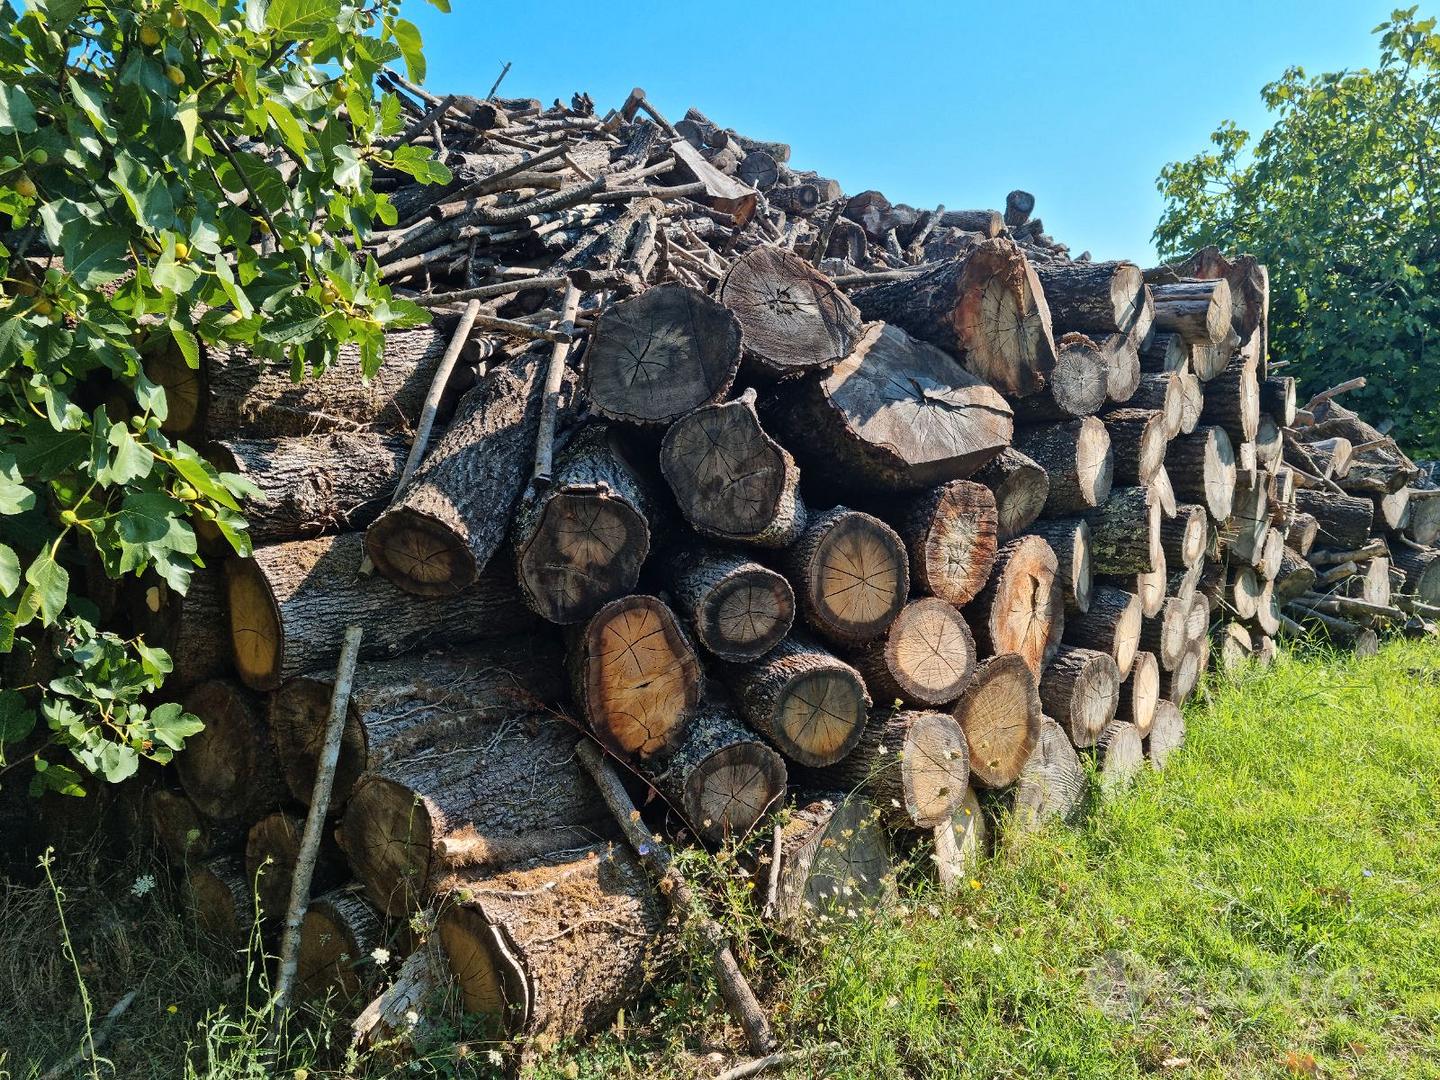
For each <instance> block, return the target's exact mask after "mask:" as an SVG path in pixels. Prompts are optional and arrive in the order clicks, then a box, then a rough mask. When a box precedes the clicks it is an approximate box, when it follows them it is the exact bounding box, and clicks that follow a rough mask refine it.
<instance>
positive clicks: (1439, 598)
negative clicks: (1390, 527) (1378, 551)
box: [1390, 542, 1440, 605]
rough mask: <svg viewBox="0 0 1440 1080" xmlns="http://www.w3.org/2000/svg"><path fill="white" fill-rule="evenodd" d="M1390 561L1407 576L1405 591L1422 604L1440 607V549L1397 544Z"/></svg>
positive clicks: (1392, 546)
mask: <svg viewBox="0 0 1440 1080" xmlns="http://www.w3.org/2000/svg"><path fill="white" fill-rule="evenodd" d="M1390 559H1391V561H1392V562H1393V563H1394V564H1395V565H1396V566H1397V567H1399V568H1400V570H1401V571H1402V572H1403V573H1404V574H1405V591H1406V592H1408V593H1411V594H1413V595H1414V596H1415V597H1417V598H1418V599H1419V600H1420V601H1421V602H1422V603H1426V604H1435V605H1440V548H1432V547H1412V546H1410V545H1409V544H1405V543H1401V542H1396V543H1394V544H1392V545H1391V546H1390Z"/></svg>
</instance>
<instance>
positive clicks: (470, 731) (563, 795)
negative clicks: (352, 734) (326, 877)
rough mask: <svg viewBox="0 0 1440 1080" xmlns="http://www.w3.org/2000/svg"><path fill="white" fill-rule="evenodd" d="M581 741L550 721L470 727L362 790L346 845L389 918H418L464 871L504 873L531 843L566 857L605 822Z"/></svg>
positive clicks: (414, 753) (397, 764) (344, 829)
mask: <svg viewBox="0 0 1440 1080" xmlns="http://www.w3.org/2000/svg"><path fill="white" fill-rule="evenodd" d="M579 738H580V736H579V734H578V733H577V732H576V731H575V729H574V727H573V726H571V725H570V724H569V723H567V722H566V721H565V720H563V719H561V718H559V717H557V716H551V715H548V714H545V713H529V714H525V713H511V714H510V715H508V716H504V717H493V716H492V717H488V718H472V719H471V722H470V723H469V724H468V725H467V726H466V727H464V728H462V729H460V730H457V731H453V732H451V733H449V734H448V735H446V736H445V737H442V738H439V739H438V740H436V741H433V742H426V743H423V744H421V745H419V746H416V747H414V748H412V749H411V750H410V751H409V752H408V753H404V754H400V755H396V756H393V757H391V758H390V759H388V760H387V761H386V762H385V763H384V764H382V765H381V766H380V767H379V768H378V769H376V770H375V771H373V772H368V773H365V774H364V775H363V776H361V777H360V778H359V779H358V780H356V782H355V785H354V788H353V789H352V790H351V792H350V799H349V801H348V802H347V803H346V804H345V815H344V818H343V820H342V823H341V827H340V828H341V840H342V843H343V846H344V848H345V853H346V854H347V855H348V856H349V859H350V866H351V868H352V869H353V870H354V872H355V876H356V878H357V879H358V880H359V881H360V882H361V883H362V884H363V885H364V886H365V893H366V895H367V896H368V897H369V898H370V899H371V900H372V901H373V902H374V903H375V905H376V906H377V907H378V908H380V910H381V911H384V912H386V913H387V914H390V915H403V914H406V913H408V912H411V911H415V910H418V909H419V908H420V907H422V906H424V905H425V903H426V902H427V901H428V900H429V899H430V897H431V896H432V895H433V894H434V892H435V890H436V888H437V887H438V886H439V884H440V882H441V880H442V879H443V878H444V876H445V875H446V874H447V873H449V872H450V870H451V869H452V868H453V867H454V866H455V865H457V864H463V865H466V866H476V865H479V864H484V863H488V864H491V865H494V864H497V863H502V864H503V863H504V862H506V861H507V856H508V855H509V854H511V852H512V851H513V850H514V849H515V848H516V847H522V848H523V846H524V843H523V841H524V839H525V838H526V837H529V836H533V835H535V834H539V835H541V836H544V837H547V838H550V841H551V843H552V844H553V846H551V847H542V849H541V850H542V851H545V850H552V851H553V850H563V849H564V848H567V847H573V846H575V845H576V843H577V842H578V843H583V842H584V839H583V837H585V836H586V835H593V833H594V832H595V831H596V830H598V823H600V822H602V821H605V820H606V819H607V813H606V809H605V805H604V803H603V802H601V800H600V796H599V795H598V794H597V793H596V791H595V788H594V785H593V784H591V783H590V779H589V776H588V775H587V774H586V772H585V770H584V769H583V768H582V767H581V766H580V764H579V762H578V761H577V760H576V759H575V743H576V741H577V740H578V739H579Z"/></svg>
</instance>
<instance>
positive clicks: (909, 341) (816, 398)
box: [766, 323, 1014, 492]
mask: <svg viewBox="0 0 1440 1080" xmlns="http://www.w3.org/2000/svg"><path fill="white" fill-rule="evenodd" d="M772 417H773V423H774V425H775V430H776V431H777V432H778V433H779V435H780V438H781V440H782V441H784V442H785V444H786V445H787V446H789V447H790V449H791V450H792V451H793V452H794V453H796V454H797V456H798V457H799V460H800V465H801V468H802V469H804V470H805V472H806V475H807V476H809V475H813V476H815V477H819V478H823V479H825V480H827V481H829V482H830V483H831V484H832V485H835V486H836V487H837V488H839V489H840V490H843V491H847V492H848V491H854V490H855V489H856V488H857V487H858V488H861V489H863V490H867V491H878V492H889V491H918V490H921V489H923V488H928V487H933V486H935V485H936V484H943V483H945V482H946V481H948V480H961V479H964V478H965V477H967V476H970V475H971V474H972V473H974V472H975V471H976V470H977V469H979V468H980V467H981V466H983V465H984V464H985V463H986V462H988V461H990V460H991V459H992V458H993V457H994V456H995V455H996V454H998V453H1000V451H1001V450H1002V449H1003V448H1004V447H1006V446H1007V445H1008V444H1009V442H1010V440H1011V438H1012V436H1013V434H1014V425H1013V422H1012V419H1011V412H1010V406H1009V405H1007V404H1005V401H1004V399H1003V398H1001V397H1000V395H999V394H997V393H996V392H995V391H994V390H993V389H991V388H990V387H989V386H987V385H985V384H984V383H983V382H981V381H980V380H979V379H977V378H975V377H973V376H971V375H970V374H968V373H967V372H966V371H964V369H962V368H960V367H958V366H957V365H956V364H955V363H954V362H953V361H952V360H951V359H950V358H949V357H947V356H946V355H945V354H944V353H942V352H941V351H940V350H939V349H936V348H934V347H933V346H931V345H927V344H925V343H924V342H923V341H918V340H916V339H915V338H912V337H910V336H909V335H908V334H906V333H904V332H903V331H902V330H899V329H897V328H896V327H894V326H889V325H886V324H884V323H874V324H871V325H870V326H868V327H866V329H865V330H864V332H863V333H862V334H861V336H860V338H859V340H858V341H857V343H856V345H855V347H854V349H853V350H852V351H851V352H850V354H849V355H848V356H846V357H845V358H844V359H843V360H842V361H840V363H839V364H837V365H836V366H835V368H834V369H833V370H831V371H829V372H827V373H825V374H823V375H818V376H814V377H812V378H809V379H805V380H802V381H800V382H799V383H798V384H796V387H795V389H794V390H793V391H792V392H790V393H788V394H785V395H784V396H783V399H781V400H777V401H775V402H774V404H773V406H772V407H771V408H770V409H767V412H766V419H767V422H769V421H771V419H772Z"/></svg>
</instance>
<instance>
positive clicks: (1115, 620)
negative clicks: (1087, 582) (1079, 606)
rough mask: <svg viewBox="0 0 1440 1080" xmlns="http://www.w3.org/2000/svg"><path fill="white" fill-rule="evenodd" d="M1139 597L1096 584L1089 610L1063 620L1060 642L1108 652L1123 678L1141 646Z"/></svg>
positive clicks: (1112, 587)
mask: <svg viewBox="0 0 1440 1080" xmlns="http://www.w3.org/2000/svg"><path fill="white" fill-rule="evenodd" d="M1142 617H1143V616H1142V612H1141V608H1140V598H1139V597H1138V596H1136V595H1135V594H1134V593H1133V592H1126V591H1125V590H1124V589H1117V588H1115V587H1114V586H1111V585H1097V586H1096V587H1095V590H1094V591H1093V592H1092V593H1091V595H1090V610H1089V611H1087V612H1085V613H1084V614H1083V615H1081V614H1077V615H1072V616H1071V617H1069V618H1067V619H1066V620H1065V631H1064V634H1063V636H1062V640H1063V641H1064V642H1065V644H1066V645H1078V646H1081V647H1083V648H1086V649H1095V650H1097V651H1099V652H1105V653H1109V654H1110V655H1111V656H1112V657H1114V659H1115V666H1116V668H1117V669H1118V671H1119V673H1120V677H1121V678H1122V679H1124V678H1127V677H1128V676H1129V674H1130V669H1131V665H1132V664H1133V663H1134V661H1135V653H1136V651H1137V650H1138V649H1139V647H1140V621H1141V618H1142Z"/></svg>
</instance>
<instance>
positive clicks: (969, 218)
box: [940, 210, 1005, 238]
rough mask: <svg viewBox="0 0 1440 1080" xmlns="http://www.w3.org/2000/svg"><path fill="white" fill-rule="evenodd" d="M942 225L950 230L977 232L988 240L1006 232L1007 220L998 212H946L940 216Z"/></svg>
mask: <svg viewBox="0 0 1440 1080" xmlns="http://www.w3.org/2000/svg"><path fill="white" fill-rule="evenodd" d="M940 224H941V225H944V226H945V227H946V228H949V229H964V230H965V231H966V232H977V233H979V234H980V235H981V236H984V237H987V238H989V237H995V236H1000V235H1002V234H1003V233H1004V232H1005V219H1004V218H1003V217H1002V216H1001V214H1000V213H999V211H996V210H946V211H945V212H944V213H943V214H941V215H940Z"/></svg>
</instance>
